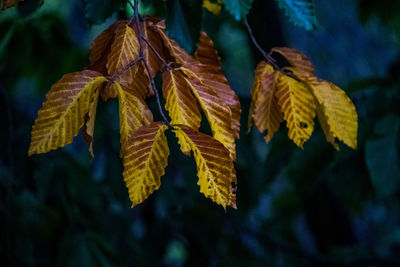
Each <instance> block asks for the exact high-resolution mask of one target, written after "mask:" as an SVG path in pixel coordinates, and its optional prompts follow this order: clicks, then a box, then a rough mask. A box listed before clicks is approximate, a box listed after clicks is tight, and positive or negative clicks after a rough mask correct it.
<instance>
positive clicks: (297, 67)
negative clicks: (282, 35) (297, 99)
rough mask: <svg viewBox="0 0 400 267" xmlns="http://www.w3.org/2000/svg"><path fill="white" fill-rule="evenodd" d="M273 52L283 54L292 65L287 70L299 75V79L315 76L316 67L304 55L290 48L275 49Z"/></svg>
mask: <svg viewBox="0 0 400 267" xmlns="http://www.w3.org/2000/svg"><path fill="white" fill-rule="evenodd" d="M271 51H272V52H276V53H279V54H281V55H282V56H283V57H284V58H285V59H286V60H287V61H288V62H289V64H290V65H291V68H287V69H289V70H290V71H292V72H294V74H295V75H296V74H297V75H296V76H299V77H298V78H302V77H314V76H315V70H314V66H313V64H312V63H311V61H310V60H309V59H308V57H307V56H306V55H305V54H304V53H302V52H300V51H298V50H296V49H293V48H289V47H274V48H272V49H271Z"/></svg>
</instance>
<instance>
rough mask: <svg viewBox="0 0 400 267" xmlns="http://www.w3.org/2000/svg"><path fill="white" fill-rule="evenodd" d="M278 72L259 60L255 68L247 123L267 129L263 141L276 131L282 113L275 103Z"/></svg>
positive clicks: (261, 130) (281, 119) (263, 129)
mask: <svg viewBox="0 0 400 267" xmlns="http://www.w3.org/2000/svg"><path fill="white" fill-rule="evenodd" d="M278 78H279V72H274V70H273V68H272V66H271V65H269V64H267V63H265V61H261V62H260V63H259V64H258V66H257V69H256V72H255V78H254V84H253V89H252V106H251V108H250V109H251V110H250V116H249V125H250V126H251V123H252V121H254V124H255V125H256V126H257V128H258V129H259V131H260V132H261V133H263V132H264V131H267V135H266V136H265V141H266V142H267V143H268V142H269V141H271V139H272V137H273V136H274V134H275V132H276V131H278V129H279V125H280V123H281V122H282V121H283V115H282V113H281V110H280V107H279V105H278V103H277V100H276V97H275V93H276V91H277V89H276V84H277V81H278Z"/></svg>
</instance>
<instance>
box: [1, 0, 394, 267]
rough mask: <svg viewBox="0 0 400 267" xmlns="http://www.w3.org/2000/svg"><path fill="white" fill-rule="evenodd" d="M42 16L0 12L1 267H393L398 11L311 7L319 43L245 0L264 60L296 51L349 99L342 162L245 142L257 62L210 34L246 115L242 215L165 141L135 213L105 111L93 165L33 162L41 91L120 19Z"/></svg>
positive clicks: (233, 34)
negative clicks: (350, 122) (214, 194)
mask: <svg viewBox="0 0 400 267" xmlns="http://www.w3.org/2000/svg"><path fill="white" fill-rule="evenodd" d="M85 1H88V0H85ZM37 2H38V1H35V0H31V1H29V0H26V1H25V2H23V4H21V5H20V6H19V7H18V8H11V9H9V10H6V11H1V13H0V92H1V94H0V125H1V126H0V127H1V131H0V242H1V243H0V258H1V265H2V266H293V265H295V266H400V256H399V255H400V199H399V196H400V194H399V184H400V170H399V168H400V167H399V166H400V165H399V163H400V161H399V151H400V108H399V105H400V92H399V87H400V2H399V1H398V0H381V1H372V0H371V1H370V0H359V1H350V0H317V1H315V5H316V11H317V20H318V25H317V27H316V29H315V30H314V31H305V30H303V29H302V28H300V27H297V26H295V25H293V24H292V23H290V22H289V20H288V19H287V17H285V16H284V13H283V12H282V11H281V10H279V9H277V7H276V5H275V2H274V1H272V0H268V1H262V0H259V1H255V3H254V4H253V9H252V10H251V11H250V14H249V16H248V20H249V23H250V24H251V26H252V28H253V30H254V32H255V35H256V38H257V39H258V40H259V42H260V44H261V45H262V46H263V47H264V48H265V49H266V50H268V49H269V48H271V47H273V46H277V45H279V46H289V47H294V48H297V49H300V50H302V51H304V52H305V53H306V54H307V55H308V56H309V57H310V59H311V60H312V62H313V63H314V64H315V66H316V69H317V75H318V76H319V77H321V78H324V79H327V80H330V81H332V82H334V83H336V84H337V85H339V86H341V87H342V88H343V89H344V90H345V91H346V93H347V94H348V95H349V96H350V97H351V98H352V100H353V102H354V104H355V106H356V108H357V112H358V115H359V131H358V144H359V145H358V149H357V150H351V149H349V148H347V147H346V146H344V145H341V147H340V151H339V152H337V151H335V150H334V149H333V148H332V147H331V145H329V144H328V143H327V142H326V141H325V138H324V136H323V133H322V130H321V129H320V127H319V126H316V129H315V131H314V133H313V135H312V137H311V138H310V140H309V141H308V142H307V143H306V144H305V146H304V150H301V149H299V148H297V147H296V146H295V145H294V144H293V142H292V141H290V140H289V139H288V137H287V129H286V128H285V127H284V125H282V127H281V129H280V131H279V133H278V134H277V135H276V136H275V137H274V139H273V140H272V142H271V143H270V144H265V143H264V140H263V137H262V135H261V134H260V133H258V131H257V130H256V129H252V131H251V132H250V133H249V134H246V132H247V129H246V125H247V115H248V108H249V103H250V88H251V84H252V80H253V74H254V68H255V65H256V64H257V62H258V61H259V60H261V56H260V54H259V53H258V52H257V51H256V50H255V49H254V47H253V46H252V45H251V43H250V41H249V38H248V36H247V34H246V32H245V31H244V28H243V26H242V25H241V24H240V23H237V22H235V21H234V20H233V18H232V17H231V16H230V15H229V14H228V13H227V12H226V11H223V12H222V14H221V15H220V16H219V17H217V18H214V19H209V20H207V23H206V24H207V25H204V27H205V29H208V31H209V33H210V35H211V36H212V37H213V39H214V40H215V43H216V46H217V48H218V49H219V52H220V55H221V57H222V60H223V67H224V71H225V73H226V75H227V77H228V80H229V82H230V84H231V86H232V88H233V89H234V90H235V91H236V92H237V94H238V95H239V96H240V100H241V104H242V109H243V112H242V130H241V138H240V140H239V141H238V142H237V154H238V159H237V162H236V164H235V167H236V171H237V178H238V192H237V206H238V209H237V210H234V209H231V208H228V209H227V211H226V212H225V211H224V209H223V208H221V207H220V206H217V205H216V204H214V203H212V202H211V201H210V200H208V199H206V198H205V197H203V195H202V194H200V193H199V192H198V186H197V185H196V182H197V177H196V173H195V170H196V168H195V163H194V159H193V158H188V157H185V156H183V155H182V153H180V152H179V149H178V146H177V145H176V140H175V139H174V138H173V137H172V136H169V137H168V138H169V143H170V148H171V155H170V157H169V160H168V161H169V165H168V167H167V169H166V175H165V176H164V177H162V186H161V188H160V189H159V190H158V191H156V192H155V193H154V194H153V195H152V196H150V197H149V199H147V200H146V201H145V202H144V203H142V204H140V205H139V206H137V207H135V208H133V209H131V208H130V202H129V198H128V192H127V189H126V188H125V184H124V182H123V178H122V169H123V167H122V162H121V159H120V158H119V147H120V143H119V123H118V106H117V101H116V100H111V101H109V102H107V103H99V107H98V111H97V118H96V128H95V138H94V152H95V158H94V159H91V158H90V155H89V153H88V150H87V145H86V144H85V143H84V141H83V138H82V137H81V136H80V135H78V136H77V137H76V138H75V139H74V142H73V143H72V144H70V145H68V146H66V147H65V148H61V149H58V150H57V151H52V152H49V153H47V154H42V155H34V156H32V157H29V158H28V156H27V151H28V147H29V141H30V130H31V127H32V124H33V123H34V119H35V118H36V115H37V111H38V109H39V108H40V106H41V103H42V101H43V100H44V98H45V94H46V92H47V91H48V90H49V89H50V86H51V85H52V84H53V83H54V82H56V81H57V80H58V79H60V77H61V76H62V75H63V74H64V73H68V72H73V71H79V70H81V69H83V68H85V66H87V65H88V47H89V45H90V42H91V41H92V40H93V39H94V37H95V36H96V35H97V34H99V33H100V32H101V30H103V29H104V28H105V27H107V26H108V25H109V24H111V23H112V21H114V20H116V19H117V18H118V17H120V18H123V17H124V16H125V15H126V14H125V12H124V11H123V10H121V11H119V12H117V13H116V14H114V15H113V17H112V18H109V19H108V20H106V21H105V22H104V23H101V24H97V25H91V24H89V23H88V18H89V22H97V21H96V20H97V18H98V17H102V16H103V15H104V14H97V13H96V14H91V13H90V12H89V14H88V12H85V9H84V6H83V3H82V1H81V0H76V1H61V0H58V1H51V0H46V1H45V2H44V5H43V6H42V7H40V8H39V9H38V10H35V7H36V6H37ZM89 2H90V1H89ZM92 2H96V1H92ZM98 2H105V3H107V1H98ZM116 2H118V1H116ZM159 2H162V1H161V0H160V1H159ZM156 6H157V5H156ZM102 8H103V9H104V10H107V8H108V7H98V8H95V9H92V13H93V12H94V11H96V12H100V13H101V12H102ZM93 10H94V11H93ZM141 10H142V13H143V14H144V13H148V12H149V13H153V14H154V13H155V14H159V15H163V12H164V11H163V10H162V9H161V10H159V9H157V8H153V7H152V6H151V5H149V6H143V7H142V8H141ZM85 13H86V16H85ZM208 15H210V14H208ZM96 16H97V17H96ZM104 17H105V16H104ZM99 20H100V21H101V20H102V19H101V18H100V19H99ZM158 88H160V84H159V83H158Z"/></svg>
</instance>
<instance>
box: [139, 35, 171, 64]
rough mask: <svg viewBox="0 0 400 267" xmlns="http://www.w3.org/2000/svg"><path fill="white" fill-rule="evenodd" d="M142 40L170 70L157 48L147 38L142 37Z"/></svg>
mask: <svg viewBox="0 0 400 267" xmlns="http://www.w3.org/2000/svg"><path fill="white" fill-rule="evenodd" d="M142 40H143V41H144V42H145V43H146V44H147V46H148V47H149V48H150V49H151V50H152V51H153V52H154V54H156V56H157V57H158V59H159V60H160V61H161V62H162V63H163V65H164V67H166V68H169V65H170V64H168V63H167V61H165V59H164V58H163V57H162V56H161V55H160V53H158V52H157V50H156V48H155V47H154V46H153V45H152V44H151V43H150V42H149V40H147V38H146V37H144V36H142Z"/></svg>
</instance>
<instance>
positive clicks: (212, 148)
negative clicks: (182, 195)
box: [173, 126, 236, 209]
mask: <svg viewBox="0 0 400 267" xmlns="http://www.w3.org/2000/svg"><path fill="white" fill-rule="evenodd" d="M175 127H176V129H174V130H173V131H174V133H175V135H176V136H177V137H178V140H179V143H180V145H181V149H182V150H183V151H188V148H190V150H191V151H193V155H194V158H195V161H196V165H197V176H198V178H199V180H198V182H197V184H198V185H199V186H200V192H201V193H203V194H204V195H205V196H206V197H208V198H210V199H211V200H212V201H214V202H215V203H217V204H219V205H222V206H223V207H224V209H225V208H226V207H227V206H231V207H233V208H236V195H235V188H234V187H235V186H236V174H235V170H234V167H233V162H232V159H231V158H230V156H229V151H228V150H227V149H226V148H225V147H224V146H223V145H222V144H221V143H220V142H218V141H217V140H215V139H214V138H212V137H211V136H209V135H206V134H203V133H200V132H198V131H196V130H194V129H191V128H190V127H187V126H175Z"/></svg>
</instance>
